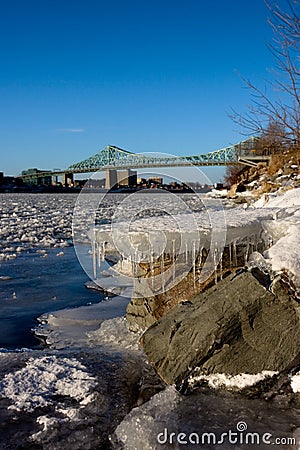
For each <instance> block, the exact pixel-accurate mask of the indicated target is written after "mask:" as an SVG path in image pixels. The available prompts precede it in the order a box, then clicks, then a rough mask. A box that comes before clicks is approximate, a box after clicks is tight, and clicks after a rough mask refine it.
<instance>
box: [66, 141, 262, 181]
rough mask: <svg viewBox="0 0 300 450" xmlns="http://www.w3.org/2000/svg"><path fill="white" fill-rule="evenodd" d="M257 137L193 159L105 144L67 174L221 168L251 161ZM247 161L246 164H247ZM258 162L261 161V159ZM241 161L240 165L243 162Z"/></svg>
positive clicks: (72, 166) (192, 157)
mask: <svg viewBox="0 0 300 450" xmlns="http://www.w3.org/2000/svg"><path fill="white" fill-rule="evenodd" d="M255 142H256V138H251V139H247V140H245V141H242V142H239V143H238V144H235V145H232V146H230V147H225V148H222V149H220V150H216V151H214V152H210V153H207V154H200V155H194V156H180V157H177V156H166V157H164V156H162V157H160V156H157V155H155V154H154V155H153V154H147V153H144V154H139V153H132V152H129V151H127V150H123V149H121V148H119V147H115V146H111V145H108V146H106V147H105V148H104V149H102V150H100V151H99V152H97V153H95V154H94V155H93V156H91V157H90V158H87V159H85V160H83V161H80V162H78V163H76V164H72V165H71V166H69V167H68V169H67V170H68V171H70V172H74V173H76V172H87V171H96V170H101V169H124V168H132V169H138V168H149V167H178V166H189V165H195V166H220V165H223V166H224V165H232V164H240V163H244V164H245V162H244V161H246V160H247V159H248V158H250V159H251V160H252V161H254V160H255V159H257V157H256V156H255ZM250 159H249V161H250ZM260 159H261V158H260ZM242 160H243V162H242ZM254 164H255V163H254Z"/></svg>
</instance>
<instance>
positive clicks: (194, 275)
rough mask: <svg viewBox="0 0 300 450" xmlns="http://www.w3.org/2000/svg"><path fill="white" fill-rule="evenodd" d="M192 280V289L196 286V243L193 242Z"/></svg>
mask: <svg viewBox="0 0 300 450" xmlns="http://www.w3.org/2000/svg"><path fill="white" fill-rule="evenodd" d="M193 279H194V287H195V286H196V242H195V241H193Z"/></svg>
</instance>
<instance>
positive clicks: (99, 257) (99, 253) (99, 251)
mask: <svg viewBox="0 0 300 450" xmlns="http://www.w3.org/2000/svg"><path fill="white" fill-rule="evenodd" d="M97 249H98V267H100V265H101V246H100V245H99V244H97Z"/></svg>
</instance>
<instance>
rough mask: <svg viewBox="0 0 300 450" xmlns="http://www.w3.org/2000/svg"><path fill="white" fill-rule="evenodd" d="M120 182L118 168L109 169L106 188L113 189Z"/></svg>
mask: <svg viewBox="0 0 300 450" xmlns="http://www.w3.org/2000/svg"><path fill="white" fill-rule="evenodd" d="M117 182H118V177H117V171H116V169H107V170H106V177H105V189H111V188H112V187H114V186H115V185H116V184H117Z"/></svg>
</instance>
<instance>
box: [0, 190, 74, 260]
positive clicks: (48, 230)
mask: <svg viewBox="0 0 300 450" xmlns="http://www.w3.org/2000/svg"><path fill="white" fill-rule="evenodd" d="M75 201H76V196H75V195H72V194H39V195H36V194H0V217H1V229H0V260H9V259H13V258H15V257H17V256H18V255H20V254H21V253H22V251H24V250H30V249H33V248H42V247H64V246H66V245H69V240H70V239H71V237H72V231H71V224H72V214H73V208H74V205H75Z"/></svg>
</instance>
